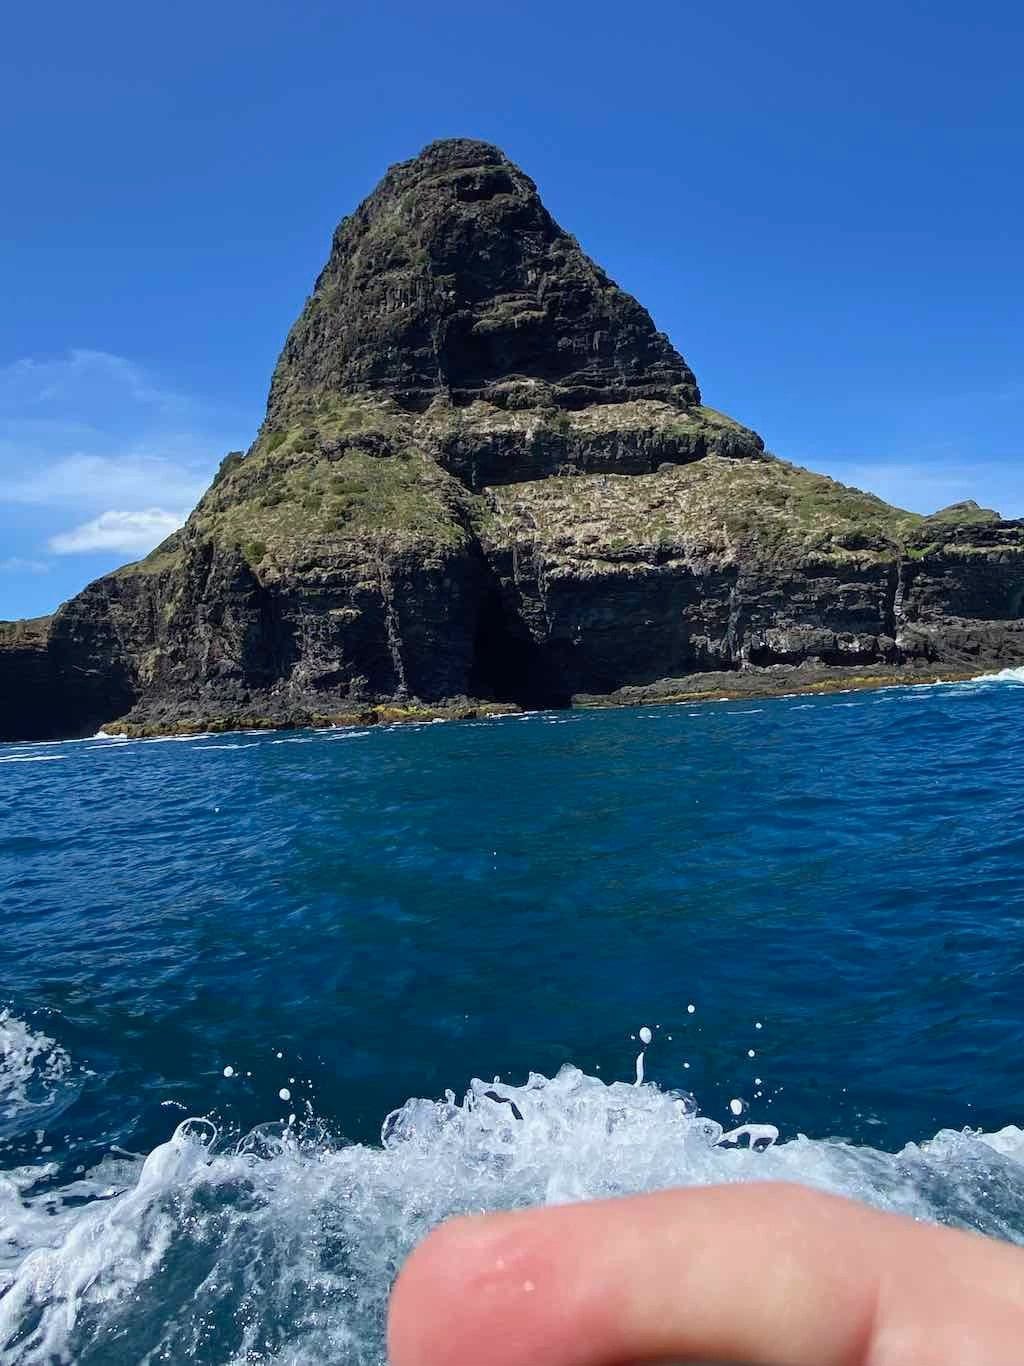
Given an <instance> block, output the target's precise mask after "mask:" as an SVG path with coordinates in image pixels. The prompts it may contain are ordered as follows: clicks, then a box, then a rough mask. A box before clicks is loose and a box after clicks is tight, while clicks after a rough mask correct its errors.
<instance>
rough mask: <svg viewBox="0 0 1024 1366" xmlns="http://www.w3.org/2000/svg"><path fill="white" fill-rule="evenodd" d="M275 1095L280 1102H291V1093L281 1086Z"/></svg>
mask: <svg viewBox="0 0 1024 1366" xmlns="http://www.w3.org/2000/svg"><path fill="white" fill-rule="evenodd" d="M277 1094H278V1095H279V1096H280V1097H281V1099H282V1100H291V1098H292V1093H291V1092H290V1091H289V1090H288V1087H287V1086H282V1087H281V1089H280V1091H278V1093H277Z"/></svg>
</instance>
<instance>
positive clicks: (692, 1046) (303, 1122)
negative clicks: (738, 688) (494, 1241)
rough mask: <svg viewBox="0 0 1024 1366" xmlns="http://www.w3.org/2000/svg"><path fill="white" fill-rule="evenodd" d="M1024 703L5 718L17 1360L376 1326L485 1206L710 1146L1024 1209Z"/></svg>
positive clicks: (265, 1357)
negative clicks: (156, 719)
mask: <svg viewBox="0 0 1024 1366" xmlns="http://www.w3.org/2000/svg"><path fill="white" fill-rule="evenodd" d="M1022 719H1024V671H1020V670H1018V671H1016V672H1015V673H1008V674H1005V675H1000V676H998V677H996V678H995V679H993V680H991V681H983V682H976V683H971V684H958V685H937V686H930V687H913V688H893V689H888V690H885V691H881V692H861V693H848V694H838V695H832V696H820V697H807V696H797V697H791V698H783V699H777V700H770V701H758V702H733V703H721V704H704V705H693V704H684V705H674V706H663V707H652V708H642V707H641V708H629V709H622V710H615V711H598V712H550V713H541V714H534V715H527V716H523V717H509V718H501V719H493V720H481V721H478V722H460V723H450V724H431V725H423V726H402V727H397V728H390V729H384V728H375V729H369V730H365V731H349V730H336V731H326V732H317V733H312V732H298V733H288V734H269V735H268V734H235V735H218V736H200V737H196V738H190V739H188V740H165V741H139V742H132V741H123V740H114V739H102V738H100V739H96V740H91V741H89V740H86V741H76V742H65V743H59V744H48V745H29V744H24V745H7V746H2V747H0V803H2V806H0V1362H2V1363H3V1364H4V1366H15V1364H17V1366H21V1364H22V1363H46V1366H52V1363H56V1362H65V1361H73V1362H76V1363H83V1364H85V1363H88V1366H99V1364H100V1363H102V1366H137V1363H158V1362H189V1363H192V1362H197V1363H210V1364H212V1363H229V1362H230V1363H275V1364H276V1366H284V1364H285V1363H288V1364H289V1366H299V1364H300V1363H323V1362H339V1363H351V1364H352V1366H371V1364H374V1366H379V1363H382V1362H383V1360H384V1354H383V1345H382V1344H383V1327H382V1325H383V1316H384V1311H385V1304H386V1297H387V1291H388V1287H389V1285H390V1283H391V1280H392V1279H393V1277H394V1274H395V1271H396V1268H397V1267H398V1266H399V1265H400V1263H401V1260H402V1258H403V1257H404V1255H405V1254H406V1252H407V1251H408V1250H409V1248H410V1247H411V1245H412V1244H413V1243H414V1241H416V1240H417V1239H418V1238H419V1237H420V1236H421V1235H422V1234H423V1232H425V1230H426V1229H427V1228H429V1227H430V1226H431V1225H432V1224H434V1223H436V1222H437V1221H438V1220H440V1219H442V1218H443V1217H444V1216H446V1215H448V1214H450V1213H453V1212H456V1211H466V1210H479V1209H485V1208H495V1207H501V1206H510V1205H522V1204H527V1203H536V1202H540V1201H545V1200H565V1199H578V1198H583V1197H586V1196H591V1195H605V1194H611V1193H617V1192H625V1191H632V1190H639V1189H650V1188H655V1187H658V1186H664V1185H671V1184H676V1183H693V1182H710V1181H732V1180H756V1179H759V1178H762V1177H772V1178H778V1177H785V1178H788V1179H795V1180H801V1181H805V1182H808V1183H811V1184H814V1185H818V1186H821V1187H824V1188H827V1189H831V1190H838V1191H844V1192H847V1193H849V1194H853V1195H857V1196H859V1197H861V1198H863V1199H866V1200H870V1201H872V1202H874V1203H875V1204H878V1205H881V1206H883V1207H886V1208H891V1209H900V1210H904V1211H907V1212H910V1213H913V1214H915V1215H918V1216H920V1217H923V1218H933V1219H940V1220H944V1221H946V1222H950V1223H954V1224H960V1225H964V1226H967V1227H974V1228H979V1229H983V1230H985V1231H988V1232H990V1233H994V1234H996V1235H999V1236H1002V1237H1006V1238H1010V1239H1013V1240H1015V1241H1019V1242H1021V1243H1024V1167H1022V1165H1021V1164H1022V1162H1024V1132H1022V1131H1021V1130H1020V1129H1018V1128H1017V1127H1016V1126H1017V1125H1021V1124H1024V762H1022V758H1024V746H1022ZM641 1031H644V1033H643V1034H641ZM648 1031H649V1033H650V1040H651V1041H650V1043H649V1044H646V1043H645V1039H646V1037H647V1033H648ZM640 1074H642V1075H643V1077H644V1082H643V1084H642V1085H635V1084H634V1083H635V1082H636V1081H637V1078H638V1075H640ZM510 1101H511V1102H512V1103H511V1104H510V1103H509V1102H510ZM747 1126H754V1127H752V1128H748V1127H747ZM766 1126H773V1128H769V1127H766ZM776 1129H777V1131H778V1137H777V1139H776V1137H775V1132H774V1130H776ZM737 1131H738V1132H737ZM730 1133H731V1134H732V1136H731V1137H730Z"/></svg>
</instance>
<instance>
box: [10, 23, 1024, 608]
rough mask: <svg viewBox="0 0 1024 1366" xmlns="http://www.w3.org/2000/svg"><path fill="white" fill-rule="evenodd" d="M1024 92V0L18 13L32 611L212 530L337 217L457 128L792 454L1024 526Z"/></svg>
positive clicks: (18, 313) (18, 289) (19, 265)
mask: <svg viewBox="0 0 1024 1366" xmlns="http://www.w3.org/2000/svg"><path fill="white" fill-rule="evenodd" d="M1022 70H1024V18H1022V11H1021V8H1020V6H1018V5H1016V4H1010V3H981V4H976V5H973V6H964V5H963V4H962V3H960V0H958V2H957V3H948V2H947V0H939V2H938V3H929V4H926V3H896V4H893V3H886V4H881V3H875V2H874V0H867V2H866V3H861V4H859V5H856V6H835V5H821V4H812V3H809V2H808V3H799V4H795V3H784V2H783V3H775V4H771V5H766V4H764V3H757V4H753V3H745V0H740V2H739V3H733V4H730V5H723V4H721V3H704V4H685V3H679V2H678V0H675V2H674V3H673V2H671V0H648V3H645V4H633V5H621V4H615V5H611V4H608V3H604V0H589V2H588V3H585V4H584V3H579V2H578V0H561V2H560V3H553V2H552V0H546V3H543V4H538V3H534V0H521V2H520V3H518V4H516V5H485V4H480V3H479V0H477V2H476V3H454V4H453V3H447V4H445V3H442V4H440V5H422V4H412V3H408V2H407V0H396V2H393V3H390V4H386V5H385V4H382V5H379V6H371V5H359V6H356V5H351V4H348V3H345V0H330V3H326V2H324V0H290V2H289V3H284V0H281V3H275V4H268V3H263V2H262V0H246V3H238V2H237V0H214V3H210V0H205V3H203V4H196V3H194V0H180V2H179V3H177V4H175V5H173V6H171V5H161V6H153V5H139V4H138V3H133V4H130V5H129V4H127V3H122V2H121V0H104V3H102V4H98V5H82V4H79V3H74V4H72V3H70V0H54V2H53V3H50V4H36V5H29V6H25V5H18V6H15V7H12V8H10V9H9V11H8V12H7V13H6V15H5V22H4V41H3V53H2V55H0V106H2V108H0V114H2V123H3V127H4V129H5V137H4V139H3V157H2V160H3V167H2V172H0V184H2V186H3V200H4V208H3V212H2V215H0V240H2V253H0V298H2V299H3V301H4V304H3V308H2V310H0V462H2V479H0V527H2V532H3V541H2V543H0V617H14V616H21V615H27V614H33V613H38V612H43V611H48V610H51V609H52V608H54V607H55V606H56V605H57V603H58V602H60V601H61V600H62V599H63V598H66V597H68V596H69V595H70V594H72V593H73V592H75V591H76V590H77V589H79V588H80V587H82V586H83V585H84V584H85V583H86V582H88V581H89V580H90V579H92V578H94V577H96V576H97V575H98V574H100V573H102V572H105V571H106V570H108V569H110V568H112V567H113V566H114V565H116V564H118V563H121V562H123V561H124V560H126V559H132V558H137V557H138V555H139V554H140V553H143V552H144V551H145V550H147V549H148V548H149V547H150V546H151V545H152V544H154V543H155V542H156V541H157V540H158V539H160V537H161V536H162V535H163V534H164V533H165V532H166V530H168V529H169V528H170V527H171V526H173V525H174V524H175V521H176V520H178V519H180V518H181V517H182V516H183V515H184V513H185V512H186V511H187V510H188V509H189V507H190V506H191V504H192V503H193V502H194V500H195V498H196V497H197V496H198V494H199V493H200V492H201V491H202V489H203V487H204V486H205V484H206V482H207V481H208V479H209V477H210V475H211V474H212V472H213V470H214V468H215V467H216V464H217V462H218V460H219V459H220V457H221V456H222V455H223V454H224V453H225V451H227V450H229V449H232V448H244V447H245V446H247V445H248V444H249V442H250V441H251V439H252V437H253V435H254V433H255V429H256V427H257V425H258V423H259V421H260V418H261V416H262V410H263V404H264V401H265V396H266V388H267V382H268V379H269V375H270V370H271V367H272V365H273V362H274V359H275V357H276V354H277V352H278V349H279V347H280V345H281V343H282V341H283V339H284V336H285V333H286V331H287V329H288V327H289V325H290V323H291V322H292V320H293V318H294V317H295V315H296V314H297V313H298V311H299V309H300V307H301V305H302V302H303V299H304V298H305V296H306V294H307V292H308V290H309V288H310V286H311V284H312V281H313V278H314V276H315V274H316V272H317V270H318V269H319V267H320V265H321V264H322V262H323V260H324V257H325V255H326V252H327V248H328V243H329V239H330V234H331V231H332V229H333V227H334V225H335V222H336V221H337V219H338V218H340V217H341V216H342V215H343V214H344V213H346V212H348V211H349V210H350V209H351V208H352V207H353V206H354V205H355V204H356V203H357V202H358V200H359V199H360V198H362V196H363V195H364V194H366V193H367V192H368V191H369V190H370V189H371V188H372V186H373V185H374V184H375V182H376V181H377V179H378V178H379V177H380V175H381V174H382V172H383V171H384V169H385V168H386V167H387V166H388V165H389V164H390V163H391V162H394V161H398V160H401V159H403V158H406V157H409V156H411V155H414V154H415V153H416V152H417V151H419V149H420V148H421V146H422V145H423V144H424V143H426V142H428V141H430V140H431V139H432V138H436V137H445V136H452V135H460V134H461V135H468V136H473V137H481V138H487V139H490V140H492V141H494V142H497V143H499V144H500V145H501V146H502V147H504V148H505V150H506V151H507V152H508V153H509V155H510V156H512V157H513V158H514V159H515V160H516V161H518V162H519V163H520V164H521V165H522V166H523V167H524V168H525V169H526V170H527V172H528V173H529V174H530V175H532V176H533V178H534V179H535V180H536V181H537V182H538V184H539V186H540V189H541V192H542V194H543V195H544V197H545V199H546V201H547V203H548V206H549V207H550V208H551V209H552V211H553V212H554V214H555V216H556V217H557V218H559V219H560V221H561V222H562V223H563V224H564V225H565V226H566V227H567V228H568V229H569V230H570V231H571V232H574V233H575V234H576V235H577V237H579V238H580V240H581V241H582V243H583V245H584V247H585V248H586V249H587V250H588V251H589V252H590V253H591V254H592V255H593V256H595V257H596V258H597V259H598V260H599V261H600V262H601V263H602V264H603V265H604V266H605V267H606V268H607V269H608V270H609V271H610V272H611V273H612V275H613V276H615V277H616V278H617V279H618V280H619V282H620V283H621V284H622V285H624V286H625V287H626V288H627V289H629V290H631V291H633V292H634V293H635V294H637V295H638V296H639V298H640V299H641V300H642V301H643V302H644V303H645V304H646V305H647V306H648V308H650V310H651V312H652V313H653V314H654V317H655V319H656V321H657V322H658V324H659V325H660V326H661V327H663V328H664V329H665V330H666V331H667V332H668V333H669V334H670V335H671V337H672V339H673V340H674V342H675V343H676V345H677V346H678V347H679V349H680V350H681V351H682V352H683V354H684V355H685V356H686V358H687V360H688V361H689V362H690V364H691V365H692V366H693V367H694V369H695V371H696V373H697V376H698V379H699V381H700V383H701V386H702V389H703V391H704V395H705V398H706V400H707V401H708V402H709V403H711V404H713V405H714V406H715V407H719V408H722V409H724V410H725V411H727V412H729V413H732V414H733V415H734V416H736V417H738V418H740V419H741V420H743V421H744V422H747V423H749V424H750V425H752V426H754V427H756V428H757V429H758V430H759V431H760V432H761V433H762V434H763V435H764V436H765V438H766V440H767V442H768V445H769V447H770V448H771V449H772V450H774V451H776V452H778V453H779V454H781V455H784V456H786V457H787V458H789V459H792V460H795V461H797V462H799V463H801V464H806V465H810V466H812V467H815V468H818V469H821V470H825V471H827V472H828V473H831V474H835V475H836V476H838V477H840V478H844V479H846V480H847V481H849V482H852V483H856V484H858V485H859V486H861V487H867V488H871V489H874V490H875V491H877V492H879V493H881V494H883V495H884V496H886V497H888V498H890V499H891V500H893V501H895V502H899V503H901V504H903V505H905V506H909V507H913V508H917V509H920V510H922V511H932V510H934V509H936V508H937V507H940V506H943V505H945V504H948V503H950V502H953V501H955V500H958V499H960V498H964V497H975V498H977V499H978V500H979V501H980V502H983V503H986V504H990V505H994V506H996V507H998V508H999V509H1000V511H1002V512H1003V513H1004V514H1006V515H1009V514H1017V515H1024V475H1022V460H1021V457H1022V455H1024V450H1022V438H1021V429H1022V423H1024V357H1022V327H1021V324H1022V318H1024V307H1022V305H1024V277H1022V271H1021V223H1022V221H1024V177H1022V175H1021V163H1022V153H1021V149H1022V146H1024V126H1022V125H1024V94H1022V90H1021V71H1022Z"/></svg>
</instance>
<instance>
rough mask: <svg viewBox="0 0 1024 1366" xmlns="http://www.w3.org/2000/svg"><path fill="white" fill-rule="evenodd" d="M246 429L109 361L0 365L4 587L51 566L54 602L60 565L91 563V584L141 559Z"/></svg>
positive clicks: (117, 359)
mask: <svg viewBox="0 0 1024 1366" xmlns="http://www.w3.org/2000/svg"><path fill="white" fill-rule="evenodd" d="M255 425H256V414H249V415H240V414H234V413H230V412H225V411H222V410H220V409H219V408H217V407H216V405H213V404H210V403H208V402H205V401H202V400H200V399H199V398H197V397H194V396H190V395H188V394H185V393H182V392H180V391H179V390H178V389H176V388H174V387H173V386H168V385H166V384H164V383H163V382H162V381H160V380H158V379H157V378H155V377H154V376H153V375H151V374H150V373H149V371H148V370H147V369H146V368H145V367H143V366H141V365H138V364H137V363H136V362H134V361H133V360H131V359H129V358H128V357H125V356H118V355H115V354H113V353H111V352H108V351H102V350H98V349H89V348H81V347H80V348H75V349H72V350H69V351H67V352H64V353H62V354H60V355H57V356H47V357H36V356H29V357H22V358H21V359H18V360H14V361H12V362H11V363H9V364H7V365H0V469H2V470H3V478H2V480H0V535H3V536H4V537H5V539H6V545H5V549H6V550H7V551H8V552H9V559H8V560H7V561H5V562H4V566H5V580H6V582H7V583H8V584H10V583H12V582H14V581H16V579H17V577H18V575H22V576H25V577H26V579H27V577H28V576H29V575H32V574H37V573H41V572H43V569H44V568H45V567H47V566H49V567H51V568H52V569H53V571H54V584H55V585H57V580H58V579H59V580H60V583H59V586H58V587H57V588H56V591H60V592H70V591H73V590H74V587H75V586H76V585H75V578H74V577H73V576H75V573H76V571H74V570H73V569H72V568H71V564H70V562H69V561H67V560H66V559H65V558H64V557H67V556H73V555H84V554H92V555H94V556H95V557H96V559H95V562H94V563H93V564H91V565H90V568H89V572H90V573H95V572H97V568H105V567H107V566H109V567H110V568H113V567H114V565H115V564H116V563H117V557H118V556H122V557H124V558H128V557H134V556H138V555H142V554H146V553H147V552H148V551H149V550H151V549H152V548H153V547H154V546H155V545H158V544H159V542H160V541H161V540H163V539H164V537H165V536H167V535H169V533H170V532H171V531H173V530H174V529H175V528H176V527H178V526H180V525H181V524H182V522H183V521H184V520H185V517H186V516H187V515H188V513H189V511H190V510H191V509H192V508H193V507H194V506H195V504H196V502H197V501H198V500H199V498H200V497H201V496H202V494H203V492H204V490H205V489H206V488H207V486H208V485H209V482H210V479H211V478H212V476H213V474H214V472H215V471H216V469H217V466H218V464H219V462H220V460H221V459H222V458H223V455H224V453H225V451H227V450H228V449H231V448H237V447H239V446H244V445H245V444H247V438H248V435H249V433H250V431H251V430H253V429H254V428H255ZM51 557H60V558H56V559H55V558H51ZM104 557H106V564H104V563H103V559H104ZM61 564H64V565H65V566H66V568H65V569H62V570H59V566H60V565H61ZM40 566H42V567H43V568H40ZM58 570H59V572H58ZM78 586H80V584H79V585H78ZM9 596H11V595H9ZM30 596H31V595H30ZM33 601H34V599H33Z"/></svg>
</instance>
